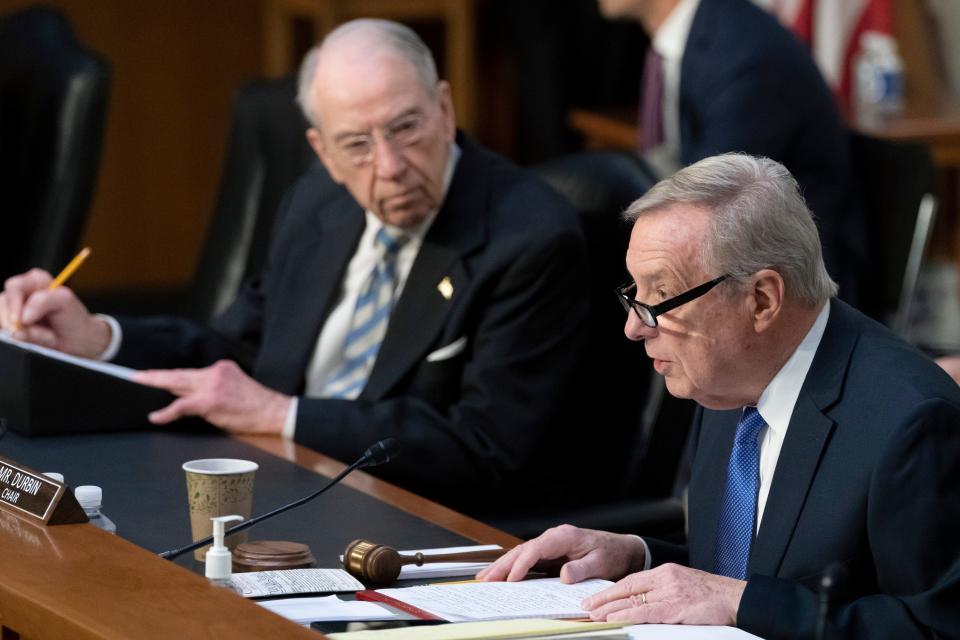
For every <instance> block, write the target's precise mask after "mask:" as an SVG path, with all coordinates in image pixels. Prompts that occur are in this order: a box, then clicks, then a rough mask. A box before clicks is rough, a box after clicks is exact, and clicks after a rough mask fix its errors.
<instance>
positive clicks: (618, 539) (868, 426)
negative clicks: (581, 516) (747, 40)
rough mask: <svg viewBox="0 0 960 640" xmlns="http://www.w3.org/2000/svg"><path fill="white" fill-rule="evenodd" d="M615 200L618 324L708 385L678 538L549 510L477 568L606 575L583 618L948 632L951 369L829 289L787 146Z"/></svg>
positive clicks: (957, 469)
mask: <svg viewBox="0 0 960 640" xmlns="http://www.w3.org/2000/svg"><path fill="white" fill-rule="evenodd" d="M627 216H628V217H629V218H630V219H631V220H633V221H634V223H633V232H632V234H631V237H630V244H629V248H628V249H627V255H626V265H627V270H628V271H629V272H630V275H631V278H632V279H631V281H630V282H629V283H628V285H626V286H624V287H622V288H620V289H619V290H618V292H619V295H620V300H621V302H622V304H623V306H624V308H625V311H626V325H625V332H626V335H627V337H628V338H630V339H631V340H642V341H643V342H644V345H645V348H646V351H647V355H648V356H650V358H651V359H652V360H653V366H654V368H655V369H656V370H657V372H658V373H659V374H660V375H662V376H663V377H664V378H665V379H666V385H667V389H668V390H669V392H670V393H671V394H673V395H674V396H678V397H683V398H692V399H693V400H695V401H696V402H697V403H698V404H699V405H700V407H699V409H698V411H697V413H696V416H695V419H694V425H693V430H692V440H691V445H692V452H693V455H692V470H691V476H690V484H689V489H688V503H689V531H688V535H687V542H686V544H684V545H674V544H668V543H666V542H663V541H658V540H655V539H653V538H638V537H636V536H629V535H617V534H612V533H606V532H602V531H592V530H587V529H577V528H574V527H570V526H561V527H557V528H554V529H551V530H549V531H547V532H546V533H544V534H543V535H541V536H540V537H538V538H536V539H534V540H532V541H530V542H527V543H525V544H523V545H520V546H519V547H516V548H515V549H513V550H512V551H510V552H509V553H508V554H506V555H505V556H504V557H503V558H501V559H500V560H499V561H497V562H496V563H495V564H494V565H492V566H491V567H490V568H489V569H488V570H486V571H485V572H483V573H482V574H481V577H483V578H485V579H488V580H502V579H509V580H518V579H521V578H523V577H524V576H525V575H526V573H527V571H528V570H529V569H531V568H532V567H534V566H535V565H536V564H537V563H538V562H540V561H542V560H560V561H561V562H562V563H563V567H562V569H561V573H560V576H561V578H562V579H563V580H565V581H568V582H575V581H580V580H584V579H586V578H591V577H599V578H608V579H619V582H618V583H617V584H615V585H614V586H612V587H610V588H608V589H606V590H605V591H603V592H601V593H599V594H597V595H595V596H593V597H591V598H588V599H587V601H586V602H584V607H585V608H586V609H588V610H590V612H591V617H593V618H594V619H596V620H616V621H632V622H667V623H683V624H702V625H736V626H738V627H740V628H742V629H744V630H746V631H749V632H751V633H754V634H756V635H758V636H760V637H762V638H767V639H768V640H775V639H781V638H782V639H797V640H799V639H807V638H813V637H815V634H816V629H817V627H818V623H821V622H822V623H823V627H824V628H825V629H826V635H823V636H822V637H824V638H847V639H851V638H864V639H871V640H872V639H873V638H898V639H900V638H958V637H960V607H958V606H957V605H958V603H960V517H958V509H960V388H958V387H957V385H956V384H955V383H954V382H953V380H951V379H950V378H949V377H948V376H947V375H946V374H945V373H944V372H943V371H941V370H940V368H939V367H937V366H936V365H935V364H934V363H933V362H932V361H931V360H930V359H929V358H927V357H926V356H924V355H923V354H921V353H920V352H919V351H917V350H916V349H914V348H913V347H911V346H910V345H908V344H906V343H905V342H903V341H902V340H901V339H900V338H898V337H897V336H896V335H894V334H893V333H892V332H890V331H889V330H887V329H886V328H885V327H883V326H881V325H879V324H878V323H876V322H874V321H872V320H870V319H868V318H866V317H865V316H863V315H862V314H861V313H859V312H857V311H856V310H854V309H853V308H851V307H850V306H848V305H846V304H844V303H843V302H841V301H840V300H837V299H836V297H835V295H836V291H837V285H836V284H835V283H834V282H833V280H831V278H830V277H829V276H828V275H827V271H826V269H825V268H824V264H823V257H822V254H821V249H820V241H819V239H818V237H817V229H816V226H815V225H814V223H813V219H812V217H811V215H810V211H809V209H808V208H807V206H806V204H805V203H804V201H803V198H802V197H801V195H800V190H799V187H798V185H797V182H796V181H795V180H794V179H793V177H792V176H791V175H790V174H789V172H787V170H786V169H785V168H784V167H783V165H781V164H779V163H777V162H774V161H772V160H770V159H768V158H755V157H752V156H747V155H742V154H725V155H721V156H715V157H711V158H707V159H704V160H701V161H700V162H697V163H695V164H693V165H691V166H689V167H687V168H685V169H682V170H680V171H679V172H677V173H676V174H674V175H673V176H671V177H670V178H667V179H666V180H664V181H662V182H660V183H658V184H657V185H656V186H654V187H653V188H652V189H651V190H650V191H649V192H648V193H647V194H646V195H645V196H643V197H642V198H640V199H639V200H637V201H636V202H634V203H633V204H632V205H631V206H630V207H629V209H628V210H627ZM638 533H641V534H642V533H643V532H642V531H641V532H638ZM825 574H828V575H830V576H831V577H832V578H833V580H834V584H833V588H832V595H831V596H830V597H831V598H832V600H833V602H832V603H831V606H830V607H829V610H825V609H824V608H822V606H821V602H822V600H821V596H820V594H819V593H818V591H819V590H820V587H821V584H822V579H823V576H824V575H825Z"/></svg>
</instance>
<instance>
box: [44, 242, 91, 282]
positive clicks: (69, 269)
mask: <svg viewBox="0 0 960 640" xmlns="http://www.w3.org/2000/svg"><path fill="white" fill-rule="evenodd" d="M89 255H90V247H84V248H83V250H82V251H80V253H78V254H77V255H76V256H74V258H73V260H71V261H70V264H68V265H67V266H65V267H64V268H63V271H61V272H60V273H58V274H57V277H56V278H54V279H53V282H51V283H50V287H49V288H50V289H56V288H57V287H59V286H60V285H62V284H63V283H64V282H66V281H67V280H68V279H69V278H70V276H72V275H73V274H74V272H75V271H76V270H77V269H79V268H80V265H82V264H83V261H84V260H86V259H87V256H89Z"/></svg>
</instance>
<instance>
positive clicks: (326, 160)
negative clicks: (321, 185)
mask: <svg viewBox="0 0 960 640" xmlns="http://www.w3.org/2000/svg"><path fill="white" fill-rule="evenodd" d="M307 142H308V143H309V144H310V148H311V149H313V152H314V153H315V154H317V157H318V158H320V162H322V163H323V166H324V167H326V168H327V172H328V173H329V174H330V177H331V178H333V181H334V182H336V183H337V184H343V176H342V174H341V173H340V171H339V170H338V169H337V165H336V163H335V162H334V161H333V158H331V157H330V152H329V150H328V149H327V145H326V144H325V143H324V141H323V136H322V135H321V134H320V131H319V130H318V129H317V128H316V127H310V128H309V129H307Z"/></svg>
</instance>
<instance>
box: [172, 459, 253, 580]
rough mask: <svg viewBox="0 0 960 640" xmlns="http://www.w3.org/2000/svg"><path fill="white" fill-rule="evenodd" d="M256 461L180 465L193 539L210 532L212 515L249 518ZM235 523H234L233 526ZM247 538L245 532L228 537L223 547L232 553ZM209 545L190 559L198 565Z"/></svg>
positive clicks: (200, 461)
mask: <svg viewBox="0 0 960 640" xmlns="http://www.w3.org/2000/svg"><path fill="white" fill-rule="evenodd" d="M257 468H258V465H257V463H256V462H251V461H249V460H235V459H232V458H207V459H204V460H191V461H190V462H184V463H183V470H184V471H186V473H187V502H188V504H189V505H190V530H191V532H192V535H193V540H194V542H196V541H197V540H202V539H203V538H206V537H208V536H209V535H211V534H212V533H213V522H211V521H210V518H212V517H214V516H229V515H232V514H237V515H240V516H243V518H244V520H248V519H249V518H250V509H251V507H252V505H253V478H254V475H255V473H256V471H257ZM236 524H237V523H234V525H236ZM246 539H247V532H246V531H241V532H240V533H235V534H233V535H228V536H227V539H226V544H227V546H228V547H230V549H231V550H232V549H233V548H235V547H236V546H237V545H238V544H240V543H241V542H244V541H245V540H246ZM209 548H210V545H206V546H204V547H200V548H199V549H197V550H195V551H194V552H193V557H194V558H196V559H197V560H200V561H201V562H202V561H203V559H204V556H205V555H206V553H207V549H209Z"/></svg>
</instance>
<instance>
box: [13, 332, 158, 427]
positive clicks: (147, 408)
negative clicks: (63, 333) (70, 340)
mask: <svg viewBox="0 0 960 640" xmlns="http://www.w3.org/2000/svg"><path fill="white" fill-rule="evenodd" d="M173 400H174V396H173V395H171V394H170V393H168V392H166V391H163V390H161V389H155V388H153V387H145V386H143V385H139V384H136V383H134V382H131V381H129V380H125V379H123V378H119V377H116V376H112V375H110V374H107V373H103V372H101V371H96V370H93V369H88V368H86V367H83V366H81V365H78V364H73V363H71V362H65V361H63V360H59V359H57V358H53V357H50V356H47V355H45V354H43V353H38V352H36V351H32V350H29V349H27V348H24V347H22V346H19V345H17V344H11V343H9V342H6V341H3V340H0V419H3V420H5V421H6V423H7V425H8V426H9V427H10V428H11V429H13V430H14V431H17V432H19V433H22V434H24V435H28V436H34V435H51V434H60V433H80V432H89V431H116V430H130V429H144V428H149V427H150V426H151V425H150V422H149V421H148V420H147V414H148V413H150V412H151V411H155V410H157V409H160V408H162V407H164V406H166V405H168V404H170V403H171V402H173Z"/></svg>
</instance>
